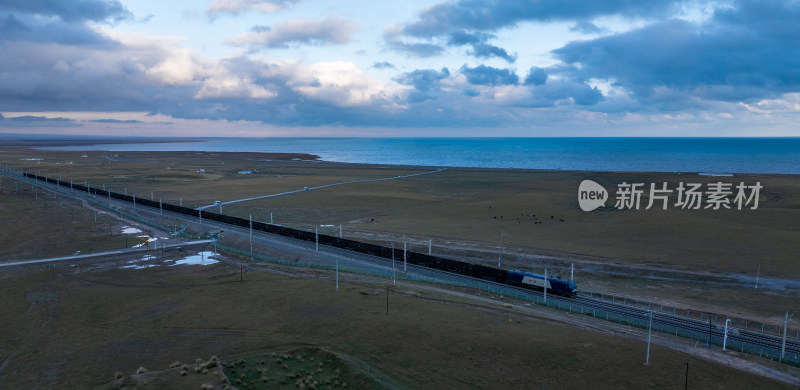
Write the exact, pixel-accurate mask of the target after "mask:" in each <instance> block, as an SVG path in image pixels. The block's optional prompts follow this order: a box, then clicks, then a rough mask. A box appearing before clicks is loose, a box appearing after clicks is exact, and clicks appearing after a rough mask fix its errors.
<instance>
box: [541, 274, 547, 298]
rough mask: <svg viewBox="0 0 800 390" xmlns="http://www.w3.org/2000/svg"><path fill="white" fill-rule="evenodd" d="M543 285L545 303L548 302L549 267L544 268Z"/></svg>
mask: <svg viewBox="0 0 800 390" xmlns="http://www.w3.org/2000/svg"><path fill="white" fill-rule="evenodd" d="M542 287H543V288H544V304H545V305H546V304H547V268H545V269H544V283H542Z"/></svg>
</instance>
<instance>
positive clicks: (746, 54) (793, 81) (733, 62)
mask: <svg viewBox="0 0 800 390" xmlns="http://www.w3.org/2000/svg"><path fill="white" fill-rule="evenodd" d="M795 4H796V3H793V2H789V1H786V2H784V1H770V2H757V1H740V2H738V3H737V4H736V5H737V7H736V8H729V9H718V10H716V11H715V13H714V14H713V17H712V18H710V19H709V20H707V21H704V22H700V23H692V22H689V21H685V20H679V19H670V20H665V21H660V22H656V23H653V24H651V25H648V26H646V27H643V28H639V29H635V30H632V31H628V32H625V33H621V34H616V35H611V36H606V37H602V38H598V39H594V40H588V41H575V42H571V43H569V44H567V45H566V46H564V47H562V48H560V49H557V50H555V51H554V52H553V53H554V54H555V55H556V57H557V58H559V59H560V60H562V61H564V62H565V63H566V64H570V65H575V66H576V67H575V69H574V71H573V72H572V75H571V76H572V77H576V78H578V79H582V80H587V79H590V78H595V79H604V80H610V81H611V82H612V83H613V85H615V86H617V87H620V88H623V89H625V90H627V91H630V92H631V93H632V94H633V96H634V97H635V98H636V99H638V100H640V101H643V102H648V103H658V104H664V108H670V107H671V108H670V109H680V108H685V107H686V106H687V104H693V99H692V98H701V99H707V100H719V101H753V100H755V99H764V98H774V97H777V96H780V95H781V94H784V93H789V92H798V91H800V67H798V66H797V64H799V63H800V41H798V39H797V37H798V36H800V24H798V23H797V21H798V20H800V7H797V6H796V5H795ZM681 102H683V104H682V103H681Z"/></svg>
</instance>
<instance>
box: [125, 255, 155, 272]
mask: <svg viewBox="0 0 800 390" xmlns="http://www.w3.org/2000/svg"><path fill="white" fill-rule="evenodd" d="M155 258H156V257H155V256H153V255H144V256H142V258H141V259H139V260H131V261H129V262H128V265H123V266H122V267H120V268H131V269H144V268H150V267H158V264H137V263H139V262H142V261H148V260H155Z"/></svg>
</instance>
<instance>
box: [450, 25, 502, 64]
mask: <svg viewBox="0 0 800 390" xmlns="http://www.w3.org/2000/svg"><path fill="white" fill-rule="evenodd" d="M492 38H494V35H492V34H483V33H472V34H470V33H467V32H464V31H456V32H454V33H452V34H451V35H450V38H449V39H448V41H447V44H448V45H450V46H464V45H470V46H472V51H471V52H470V53H469V54H470V55H472V56H474V57H477V58H492V57H498V58H502V59H504V60H506V61H508V62H512V63H513V62H514V61H516V60H517V55H516V54H514V55H510V54H508V52H507V51H506V50H505V49H503V48H501V47H497V46H494V45H490V44H488V43H486V41H488V40H489V39H492Z"/></svg>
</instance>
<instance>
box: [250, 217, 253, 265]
mask: <svg viewBox="0 0 800 390" xmlns="http://www.w3.org/2000/svg"><path fill="white" fill-rule="evenodd" d="M250 261H251V262H252V261H253V214H250Z"/></svg>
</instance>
